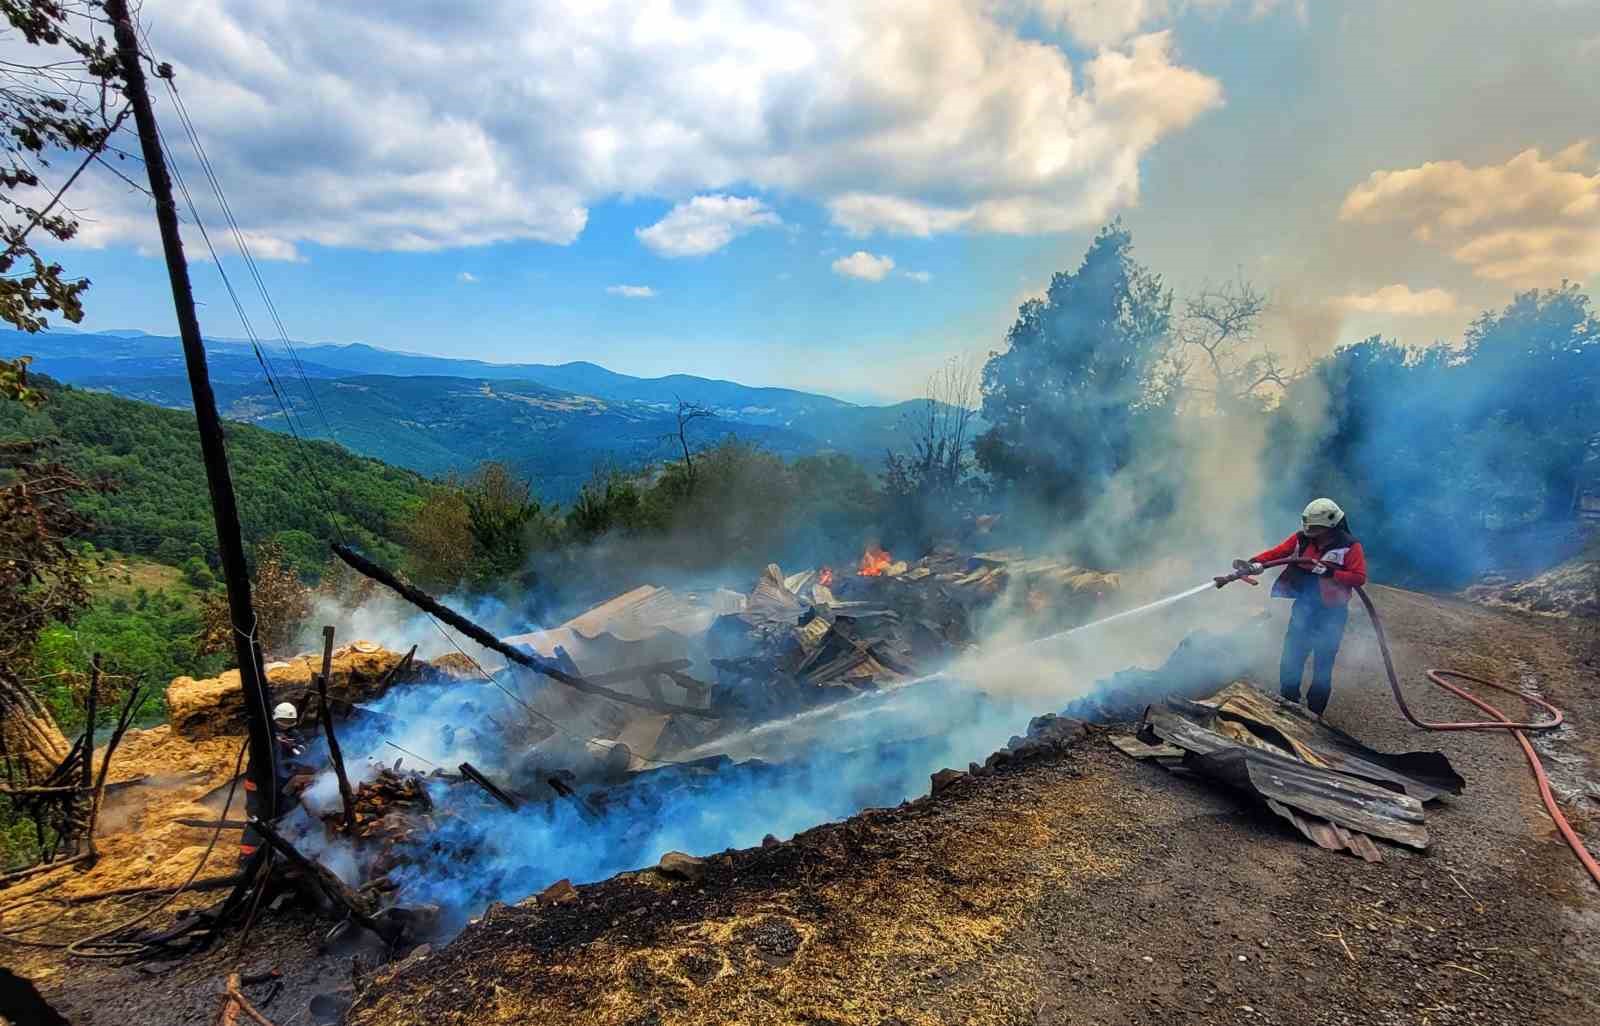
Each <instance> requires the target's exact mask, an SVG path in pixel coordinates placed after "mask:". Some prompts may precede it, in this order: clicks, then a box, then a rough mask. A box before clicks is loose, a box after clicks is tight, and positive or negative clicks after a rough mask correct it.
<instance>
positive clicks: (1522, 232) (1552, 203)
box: [1339, 142, 1600, 286]
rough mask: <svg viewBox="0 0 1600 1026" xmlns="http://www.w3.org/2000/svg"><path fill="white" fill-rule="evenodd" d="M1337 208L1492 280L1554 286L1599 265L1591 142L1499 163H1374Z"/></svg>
mask: <svg viewBox="0 0 1600 1026" xmlns="http://www.w3.org/2000/svg"><path fill="white" fill-rule="evenodd" d="M1339 217H1340V219H1341V220H1344V221H1353V222H1359V223H1363V224H1372V225H1392V226H1397V227H1400V228H1403V229H1406V230H1408V231H1409V232H1410V234H1411V237H1412V238H1414V239H1416V240H1417V241H1419V242H1421V243H1424V244H1426V245H1429V246H1434V247H1437V248H1440V249H1443V250H1444V251H1446V252H1447V253H1449V255H1450V257H1451V258H1452V259H1453V260H1455V261H1456V262H1457V263H1460V264H1464V265H1466V266H1467V267H1470V268H1471V269H1472V272H1473V274H1475V275H1476V276H1478V277H1479V278H1485V279H1488V280H1491V281H1505V282H1510V283H1511V284H1513V285H1518V286H1535V285H1552V284H1555V283H1556V282H1558V281H1560V280H1561V279H1562V278H1573V279H1578V280H1583V279H1585V278H1587V277H1588V276H1590V275H1593V274H1597V273H1600V166H1597V164H1596V161H1595V160H1594V159H1593V158H1591V157H1590V156H1589V144H1588V143H1583V142H1580V143H1577V144H1575V145H1573V146H1569V147H1567V148H1566V149H1564V150H1562V151H1561V152H1559V153H1557V154H1555V155H1554V156H1551V157H1549V158H1545V157H1544V156H1542V155H1541V154H1540V152H1539V151H1538V150H1537V149H1530V150H1524V151H1523V152H1521V153H1519V154H1517V155H1516V156H1514V157H1512V158H1511V159H1510V160H1508V161H1506V162H1505V163H1504V164H1486V165H1482V166H1478V167H1469V166H1468V165H1466V164H1464V163H1462V162H1461V161H1459V160H1445V161H1435V162H1429V163H1426V164H1423V165H1421V166H1420V167H1413V168H1407V169H1404V170H1399V171H1374V172H1373V173H1372V174H1371V175H1370V176H1369V177H1368V178H1367V180H1366V181H1365V182H1362V183H1361V184H1360V185H1357V186H1356V187H1355V188H1353V189H1351V190H1350V192H1349V194H1348V195H1347V196H1345V198H1344V203H1343V205H1342V206H1341V207H1340V210H1339Z"/></svg>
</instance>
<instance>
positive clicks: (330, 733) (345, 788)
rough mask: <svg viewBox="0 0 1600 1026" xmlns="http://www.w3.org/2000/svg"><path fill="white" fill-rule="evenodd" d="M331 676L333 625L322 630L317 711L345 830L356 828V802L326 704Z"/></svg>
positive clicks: (331, 713) (331, 712) (331, 709)
mask: <svg viewBox="0 0 1600 1026" xmlns="http://www.w3.org/2000/svg"><path fill="white" fill-rule="evenodd" d="M332 675H333V625H332V624H328V625H327V626H325V627H323V628H322V672H321V673H319V674H317V698H319V699H320V700H321V708H319V709H318V710H317V717H318V719H320V720H322V730H323V733H324V734H326V735H327V738H328V761H329V762H331V763H333V772H334V773H335V775H337V776H338V778H339V801H340V802H342V803H343V804H344V825H345V829H347V830H354V829H355V828H356V800H355V797H354V796H353V795H352V794H351V793H350V778H349V777H348V776H346V775H345V772H344V753H343V752H341V751H340V750H339V734H338V732H337V731H335V730H334V729H333V707H332V706H330V705H329V704H328V678H329V677H331V676H332Z"/></svg>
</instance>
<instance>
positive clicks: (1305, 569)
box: [1248, 498, 1367, 716]
mask: <svg viewBox="0 0 1600 1026" xmlns="http://www.w3.org/2000/svg"><path fill="white" fill-rule="evenodd" d="M1280 559H1295V560H1297V562H1295V563H1290V564H1288V565H1286V566H1285V567H1284V568H1283V572H1282V573H1280V574H1279V575H1278V579H1277V580H1276V581H1275V582H1273V585H1272V594H1273V596H1274V597H1276V598H1287V599H1293V600H1294V605H1293V606H1292V607H1291V609H1290V612H1289V629H1288V631H1287V633H1285V635H1284V638H1283V656H1282V658H1281V659H1280V660H1279V662H1278V688H1279V691H1280V692H1281V693H1282V695H1283V697H1284V698H1286V699H1288V700H1289V701H1291V702H1298V701H1300V685H1301V678H1302V677H1303V676H1304V674H1305V668H1306V661H1307V660H1308V659H1309V660H1310V661H1311V688H1310V690H1309V691H1308V692H1307V693H1306V705H1307V707H1308V708H1310V710H1311V711H1312V712H1313V713H1315V714H1316V715H1318V716H1321V715H1322V713H1323V711H1324V710H1326V709H1327V708H1328V698H1329V696H1330V695H1331V694H1332V693H1333V663H1334V660H1335V658H1337V656H1338V655H1339V645H1340V642H1342V641H1343V640H1344V628H1345V624H1346V623H1347V622H1348V621H1349V619H1350V596H1351V595H1352V594H1354V591H1355V589H1356V588H1359V587H1361V586H1362V585H1364V584H1366V583H1367V557H1366V554H1365V553H1364V552H1363V551H1362V550H1361V543H1360V542H1359V541H1357V540H1356V537H1355V535H1353V534H1351V533H1350V523H1349V519H1348V518H1347V517H1346V516H1345V513H1344V510H1342V509H1340V508H1339V504H1338V503H1336V502H1334V501H1333V500H1332V499H1326V498H1324V499H1312V500H1311V502H1309V503H1307V504H1306V508H1305V510H1304V511H1303V512H1302V513H1301V514H1300V530H1298V531H1296V532H1295V533H1294V534H1291V535H1290V536H1289V537H1287V538H1285V539H1284V540H1283V541H1281V542H1279V543H1278V544H1277V545H1274V546H1273V547H1272V548H1270V549H1267V550H1266V551H1264V552H1258V553H1256V554H1255V555H1254V556H1253V557H1251V558H1250V560H1248V564H1249V568H1250V569H1251V570H1252V571H1254V572H1256V573H1260V572H1261V569H1262V567H1261V564H1262V563H1270V562H1272V561H1274V560H1280Z"/></svg>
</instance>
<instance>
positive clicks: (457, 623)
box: [333, 544, 718, 720]
mask: <svg viewBox="0 0 1600 1026" xmlns="http://www.w3.org/2000/svg"><path fill="white" fill-rule="evenodd" d="M333 554H334V555H336V556H338V557H339V558H340V559H341V560H343V561H344V564H345V565H346V566H348V567H349V568H350V569H352V570H354V571H355V572H356V573H358V574H360V575H362V576H363V577H367V578H370V579H372V580H374V581H377V582H378V583H379V584H381V585H383V586H384V587H385V588H388V589H389V590H390V591H392V592H394V593H395V594H396V595H399V596H400V597H401V598H403V599H405V600H406V601H407V602H409V603H411V604H412V605H414V606H416V607H417V608H418V609H420V610H422V611H423V612H425V613H429V614H431V615H433V616H435V617H437V618H439V619H440V620H443V621H444V622H445V623H447V624H449V625H450V626H451V627H454V628H455V629H456V630H458V631H460V632H461V633H462V634H464V635H466V636H467V637H469V638H471V639H472V640H473V641H475V642H477V643H478V644H480V645H482V646H483V647H484V648H487V649H489V650H490V651H492V652H498V653H500V654H501V655H503V656H505V657H506V658H507V659H509V660H510V661H511V662H514V663H516V664H518V665H519V666H526V667H527V668H528V669H530V670H533V671H534V672H535V673H542V674H544V675H545V676H546V677H549V678H550V679H551V680H553V681H556V682H558V683H561V684H565V685H566V686H567V687H569V688H572V689H573V690H574V691H581V692H583V693H584V694H586V695H594V696H595V697H597V698H609V699H610V700H611V701H613V702H619V703H621V704H622V705H631V706H633V707H634V708H636V709H648V710H650V711H651V712H658V713H666V714H668V715H681V716H698V717H700V718H701V719H707V720H714V719H717V718H718V717H717V714H716V713H714V712H712V711H711V710H709V709H697V708H695V707H693V706H688V705H674V704H672V703H671V702H660V701H656V700H655V699H651V698H640V697H639V696H637V695H629V694H625V693H623V692H621V691H613V690H611V689H610V688H603V687H600V686H599V685H598V684H594V683H591V682H590V681H588V680H586V679H585V678H583V677H579V676H577V675H576V674H571V673H568V672H566V671H565V670H563V669H561V668H560V667H557V666H551V665H550V664H549V663H547V662H542V661H540V660H538V659H534V658H532V657H531V656H529V655H528V654H527V653H526V652H521V651H518V650H517V649H515V648H512V647H511V646H510V645H508V644H506V643H505V642H503V641H501V640H500V639H499V638H497V637H495V636H494V635H493V634H490V633H489V632H488V631H486V630H484V629H483V628H482V627H480V626H478V625H477V624H475V623H473V622H472V621H471V620H468V619H467V618H466V617H464V616H462V615H461V614H460V613H458V612H456V611H455V610H454V609H451V608H450V607H449V606H446V605H443V604H442V603H440V602H439V601H438V600H437V599H435V598H434V597H433V596H432V595H429V594H428V593H427V592H425V591H423V590H422V589H421V588H415V587H413V586H411V585H409V584H407V583H406V582H404V581H402V580H400V578H398V577H396V576H395V575H394V574H391V573H390V572H389V571H387V570H385V569H384V568H383V567H381V566H379V565H378V564H376V563H374V562H373V561H372V560H370V559H368V558H366V557H365V556H362V555H360V554H359V553H357V552H355V551H354V550H352V549H351V548H350V547H349V546H346V545H339V544H335V545H334V546H333Z"/></svg>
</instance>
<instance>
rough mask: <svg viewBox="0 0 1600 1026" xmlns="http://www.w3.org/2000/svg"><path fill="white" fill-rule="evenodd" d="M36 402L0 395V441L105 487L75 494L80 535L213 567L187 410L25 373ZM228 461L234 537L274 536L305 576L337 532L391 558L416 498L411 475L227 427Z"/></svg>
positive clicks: (325, 447)
mask: <svg viewBox="0 0 1600 1026" xmlns="http://www.w3.org/2000/svg"><path fill="white" fill-rule="evenodd" d="M29 383H30V386H31V387H32V388H33V389H34V390H36V391H37V392H38V393H40V394H41V395H42V396H43V397H44V399H45V401H44V402H43V403H42V404H40V405H38V406H36V407H34V408H31V409H30V408H28V407H27V406H24V405H23V404H20V403H0V437H12V438H35V439H43V440H45V441H47V442H48V443H49V445H50V455H51V457H52V458H53V459H56V460H59V461H60V462H62V463H65V464H66V465H68V466H70V467H71V468H72V469H73V470H74V471H76V472H77V473H78V474H79V475H80V476H82V477H83V478H85V479H86V480H89V481H94V482H104V483H105V484H107V485H109V487H110V490H109V491H105V492H96V493H91V494H86V495H84V496H82V497H80V498H79V499H78V500H77V505H78V507H79V508H80V509H81V510H82V511H83V512H84V513H85V514H86V515H87V516H88V517H89V519H90V521H91V524H92V526H91V528H90V529H89V531H88V532H87V533H86V535H85V536H84V540H86V541H89V542H92V543H93V544H94V545H96V546H98V547H100V548H103V549H109V550H112V551H114V552H117V553H123V554H128V555H139V556H146V557H148V558H150V559H153V560H156V561H158V562H161V563H166V564H169V565H172V566H181V565H183V564H184V563H185V561H187V560H188V559H190V558H191V557H199V558H200V559H202V560H204V561H205V562H207V563H209V564H212V565H215V563H216V529H215V527H214V526H213V525H212V521H211V505H210V499H209V497H208V493H207V491H206V479H205V474H204V472H203V471H202V469H201V466H200V443H199V436H198V435H197V434H196V432H195V427H194V416H193V415H192V414H189V413H184V412H181V411H177V410H167V409H162V408H160V407H157V406H152V405H150V404H148V403H140V402H133V401H131V400H128V399H119V398H116V397H114V396H110V395H105V394H103V393H97V392H88V391H84V390H82V389H77V388H73V387H71V386H67V385H61V384H58V383H56V382H54V381H51V380H50V379H48V378H43V377H39V376H33V377H31V378H30V381H29ZM227 442H228V459H229V462H230V464H231V468H232V474H233V483H234V492H235V494H236V495H237V497H238V503H239V520H240V527H241V529H242V530H243V531H244V537H245V544H246V545H247V546H254V545H256V544H257V543H259V542H262V541H266V540H269V539H271V540H275V541H277V542H278V543H279V544H280V545H282V546H283V548H284V549H285V550H286V551H287V552H288V554H289V557H290V559H291V561H292V562H293V563H294V565H295V566H296V567H297V568H299V569H300V570H302V571H303V572H304V573H307V574H314V573H315V572H316V571H317V569H318V568H320V567H321V566H322V564H323V563H324V562H326V560H327V558H328V543H329V542H330V541H332V540H334V539H335V538H336V537H338V536H340V535H342V536H344V537H347V538H348V539H350V541H351V542H352V544H358V545H360V546H361V547H363V548H364V549H366V550H367V551H369V552H372V553H373V554H374V556H375V558H380V559H383V560H385V561H393V560H395V559H397V558H398V557H399V555H400V553H401V551H402V547H403V546H402V545H401V543H400V537H401V534H400V532H401V527H402V525H403V524H404V523H405V521H406V520H407V519H408V518H409V517H410V516H411V514H412V512H413V511H414V510H415V509H416V508H417V507H418V506H419V505H420V504H421V502H422V496H423V493H424V490H425V487H426V482H425V480H424V479H423V478H422V477H421V476H420V475H418V474H415V473H412V472H410V471H407V470H400V469H398V468H395V467H391V466H389V465H388V464H385V463H381V462H379V461H378V460H374V459H368V458H366V457H362V456H356V455H353V454H352V453H350V452H348V451H347V450H345V449H343V448H341V447H339V446H337V445H333V444H330V443H327V442H306V443H303V444H301V443H297V442H296V440H295V439H294V438H292V437H289V436H285V435H282V434H278V433H276V432H272V431H267V430H265V429H263V428H256V427H251V426H249V425H244V424H236V423H230V424H228V425H227Z"/></svg>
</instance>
